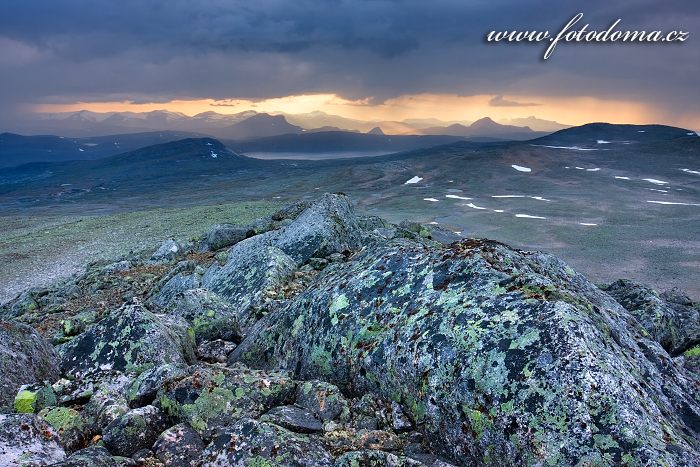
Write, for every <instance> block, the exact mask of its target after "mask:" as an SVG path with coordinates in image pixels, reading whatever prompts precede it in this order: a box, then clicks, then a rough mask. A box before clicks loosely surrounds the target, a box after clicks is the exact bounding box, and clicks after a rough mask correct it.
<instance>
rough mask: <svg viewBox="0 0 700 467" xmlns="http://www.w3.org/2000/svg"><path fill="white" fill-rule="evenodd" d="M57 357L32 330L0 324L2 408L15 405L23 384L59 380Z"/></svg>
mask: <svg viewBox="0 0 700 467" xmlns="http://www.w3.org/2000/svg"><path fill="white" fill-rule="evenodd" d="M58 374H59V372H58V356H57V355H56V352H55V351H54V349H53V347H52V346H51V344H50V343H49V342H47V341H46V340H45V339H44V338H43V337H41V335H40V334H39V333H38V332H36V331H35V330H34V329H32V328H31V327H29V326H27V325H25V324H21V323H15V322H9V321H0V407H11V406H12V405H13V402H14V399H15V396H16V395H17V390H18V389H19V388H20V386H22V385H23V384H32V383H38V382H43V381H45V380H47V381H49V382H54V381H56V380H57V379H58Z"/></svg>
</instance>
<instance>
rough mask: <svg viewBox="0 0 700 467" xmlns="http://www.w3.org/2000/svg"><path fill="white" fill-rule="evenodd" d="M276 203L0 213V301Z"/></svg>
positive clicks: (243, 219)
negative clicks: (60, 213) (79, 213)
mask: <svg viewBox="0 0 700 467" xmlns="http://www.w3.org/2000/svg"><path fill="white" fill-rule="evenodd" d="M279 207H280V204H278V203H274V202H267V201H250V202H239V203H228V204H220V205H216V206H197V207H189V208H174V209H151V210H144V211H135V212H128V213H120V214H112V215H107V216H89V217H79V216H59V217H20V216H12V217H0V223H1V224H2V225H3V226H4V228H3V229H2V230H1V231H0V284H2V287H1V288H0V302H3V301H6V300H8V299H10V298H12V297H13V296H14V295H16V294H17V293H19V292H20V291H21V290H23V289H25V288H28V287H31V286H37V285H45V284H48V283H50V282H51V281H52V280H54V279H55V278H57V277H63V276H66V275H70V274H72V273H75V272H78V271H80V270H81V268H82V267H83V266H84V265H85V264H86V263H88V262H90V261H95V260H98V259H116V258H119V257H120V256H122V255H124V254H126V253H128V252H129V251H130V250H134V251H141V250H146V249H155V248H156V247H158V245H159V244H160V243H161V242H162V241H163V240H165V239H167V238H171V237H172V238H176V239H178V240H180V241H187V240H188V239H190V238H193V237H195V236H198V235H201V234H202V233H203V232H204V231H206V230H207V229H208V228H209V227H210V226H211V225H213V224H216V223H225V222H231V223H248V222H250V221H252V220H254V219H256V218H258V217H262V216H265V215H269V214H271V213H272V212H274V211H275V210H276V209H278V208H279Z"/></svg>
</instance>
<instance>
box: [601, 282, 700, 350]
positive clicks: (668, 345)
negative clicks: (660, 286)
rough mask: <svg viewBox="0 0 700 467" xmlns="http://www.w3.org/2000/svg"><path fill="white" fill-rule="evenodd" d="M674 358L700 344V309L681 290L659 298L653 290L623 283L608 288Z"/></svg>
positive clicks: (605, 288) (640, 285)
mask: <svg viewBox="0 0 700 467" xmlns="http://www.w3.org/2000/svg"><path fill="white" fill-rule="evenodd" d="M603 290H605V291H606V292H607V293H608V294H610V295H611V296H612V297H613V298H614V299H615V300H617V301H618V302H619V303H620V305H622V306H623V307H625V308H626V309H627V311H629V312H630V313H631V314H632V315H634V317H635V318H637V320H639V322H640V323H641V324H642V326H644V329H646V330H647V331H648V332H649V334H650V335H651V337H652V338H653V339H654V340H656V341H657V342H659V343H660V344H661V346H662V347H663V348H664V349H666V350H667V351H668V352H669V353H670V354H671V355H678V354H679V353H681V352H683V351H685V350H687V349H688V348H690V347H692V346H694V345H696V344H698V343H700V308H698V307H696V306H693V302H692V301H691V300H690V298H688V297H687V296H686V295H685V294H683V293H682V292H680V291H678V290H670V291H667V292H665V293H663V294H658V293H657V292H655V291H654V290H653V289H651V288H650V287H647V286H644V285H642V284H638V283H636V282H633V281H630V280H626V279H620V280H618V281H616V282H613V283H612V284H610V285H609V286H607V287H604V288H603Z"/></svg>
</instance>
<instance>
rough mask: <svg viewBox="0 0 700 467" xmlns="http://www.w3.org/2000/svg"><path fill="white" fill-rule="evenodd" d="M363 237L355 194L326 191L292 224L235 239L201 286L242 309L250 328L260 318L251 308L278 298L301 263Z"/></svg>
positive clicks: (355, 244)
mask: <svg viewBox="0 0 700 467" xmlns="http://www.w3.org/2000/svg"><path fill="white" fill-rule="evenodd" d="M362 238H363V231H362V229H361V228H360V226H359V225H358V223H357V219H356V217H355V215H354V212H353V208H352V204H351V203H350V200H349V199H348V198H347V197H346V196H344V195H324V196H323V197H322V198H320V199H319V200H318V201H316V202H315V203H313V204H312V205H310V206H309V207H308V208H306V209H305V210H304V211H303V212H302V213H301V214H300V215H299V216H298V217H297V218H296V219H295V220H294V221H292V222H291V224H289V225H287V226H284V227H281V228H279V229H277V230H272V231H268V232H265V233H263V234H259V235H256V236H254V237H251V238H248V239H246V240H243V241H241V242H239V243H237V244H235V245H234V246H233V247H232V248H231V249H230V250H229V251H228V254H227V259H226V263H225V264H224V265H223V266H221V265H219V264H218V263H217V262H215V263H214V264H212V265H211V266H210V268H209V269H208V270H207V272H206V274H205V275H204V277H203V279H202V287H203V288H205V289H207V290H211V291H213V292H216V293H217V294H219V295H220V296H222V297H223V298H225V299H226V300H227V301H228V302H229V303H230V304H231V306H233V307H235V308H237V309H238V310H240V311H239V313H240V319H239V321H240V323H241V329H242V330H243V331H244V332H245V331H246V330H247V329H248V328H249V327H250V325H252V322H254V321H255V320H254V319H251V312H252V309H253V308H256V307H260V306H261V305H262V304H263V303H264V302H265V301H266V299H270V298H276V297H277V296H278V295H279V291H280V289H281V288H282V285H283V284H284V283H285V282H287V281H289V280H290V279H291V277H292V274H293V273H294V271H295V270H296V269H297V267H298V266H300V265H301V264H303V263H305V262H306V261H308V260H309V259H311V258H312V257H323V256H328V255H331V254H334V253H340V252H343V251H347V250H351V249H356V248H358V247H359V245H360V243H361V240H362ZM255 317H256V316H253V318H255Z"/></svg>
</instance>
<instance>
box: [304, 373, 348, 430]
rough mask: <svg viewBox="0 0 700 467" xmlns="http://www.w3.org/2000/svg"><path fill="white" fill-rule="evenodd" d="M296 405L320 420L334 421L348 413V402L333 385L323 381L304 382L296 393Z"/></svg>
mask: <svg viewBox="0 0 700 467" xmlns="http://www.w3.org/2000/svg"><path fill="white" fill-rule="evenodd" d="M296 404H297V405H299V406H300V407H304V408H307V409H309V410H311V411H312V412H313V413H314V414H315V415H316V416H318V417H319V418H320V419H321V420H324V421H325V420H335V419H337V418H338V417H340V415H341V414H342V413H344V412H346V413H347V412H348V411H349V408H348V401H347V400H346V399H345V397H343V394H342V393H341V392H340V389H339V388H338V386H336V385H335V384H330V383H326V382H325V381H318V380H312V381H305V382H303V383H300V384H299V386H298V387H297V392H296Z"/></svg>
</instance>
